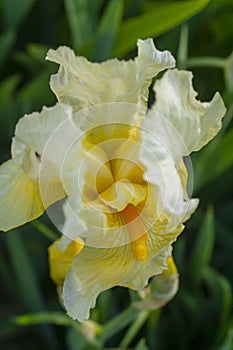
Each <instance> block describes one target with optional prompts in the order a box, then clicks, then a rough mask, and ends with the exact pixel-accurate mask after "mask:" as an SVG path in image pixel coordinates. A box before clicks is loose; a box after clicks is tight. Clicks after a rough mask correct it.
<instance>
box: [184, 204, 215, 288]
mask: <svg viewBox="0 0 233 350" xmlns="http://www.w3.org/2000/svg"><path fill="white" fill-rule="evenodd" d="M214 233H215V230H214V213H213V209H212V208H211V207H210V208H208V210H207V212H206V214H205V217H204V220H203V222H202V223H201V225H200V230H199V232H198V235H197V238H196V241H195V242H194V246H193V249H192V251H191V253H190V254H189V268H190V271H191V273H190V275H192V282H193V283H195V282H196V281H198V280H199V278H200V276H201V272H202V270H203V268H204V267H206V266H207V265H208V264H209V262H210V259H211V256H212V252H213V245H214Z"/></svg>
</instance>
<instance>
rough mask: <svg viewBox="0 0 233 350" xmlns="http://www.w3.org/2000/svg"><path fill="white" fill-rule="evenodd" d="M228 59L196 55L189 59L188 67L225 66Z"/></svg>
mask: <svg viewBox="0 0 233 350" xmlns="http://www.w3.org/2000/svg"><path fill="white" fill-rule="evenodd" d="M225 65H226V60H225V59H224V58H220V57H212V56H209V57H208V56H207V57H194V58H190V59H189V60H188V61H187V66H188V67H213V68H225Z"/></svg>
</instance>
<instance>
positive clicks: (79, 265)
mask: <svg viewBox="0 0 233 350" xmlns="http://www.w3.org/2000/svg"><path fill="white" fill-rule="evenodd" d="M170 253H171V252H170V250H166V251H165V250H164V251H163V252H160V254H157V255H156V256H155V257H154V258H153V259H151V260H150V261H149V263H148V264H143V263H141V262H138V261H137V260H136V259H135V258H134V256H133V254H132V247H131V245H125V246H121V247H118V248H112V249H111V248H109V249H95V248H90V247H84V249H83V250H82V252H81V253H80V254H79V255H78V256H77V257H76V258H75V259H74V260H73V263H72V267H71V269H70V270H69V272H68V274H67V276H66V279H65V282H64V304H65V307H66V309H67V312H68V314H69V315H70V316H71V317H72V318H74V319H78V320H79V321H83V320H84V319H86V318H88V317H89V314H90V309H91V308H93V307H94V306H95V303H96V298H97V296H98V295H99V294H100V293H101V292H102V291H104V290H106V289H109V288H112V287H114V286H117V285H119V286H125V287H130V288H133V289H142V288H143V287H145V285H146V284H147V283H148V279H149V278H150V277H151V276H152V275H154V274H158V273H160V272H162V270H164V269H166V259H167V257H168V254H170Z"/></svg>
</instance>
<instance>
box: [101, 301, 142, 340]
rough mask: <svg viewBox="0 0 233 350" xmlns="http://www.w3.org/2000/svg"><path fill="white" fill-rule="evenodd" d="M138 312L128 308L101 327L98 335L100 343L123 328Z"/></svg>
mask: <svg viewBox="0 0 233 350" xmlns="http://www.w3.org/2000/svg"><path fill="white" fill-rule="evenodd" d="M139 312H140V311H139V310H138V309H136V308H135V307H133V306H129V307H128V308H127V309H126V310H124V311H123V312H121V313H120V314H119V315H117V316H116V317H114V318H113V319H112V320H110V321H109V322H107V323H106V324H105V325H104V326H103V331H102V332H101V333H100V335H99V339H100V340H101V342H103V343H105V342H106V341H107V340H108V339H110V338H111V337H112V336H113V335H115V334H116V333H118V332H119V331H120V330H121V329H123V328H125V327H126V326H127V325H128V324H129V323H130V322H131V321H132V320H133V319H134V318H135V317H136V316H137V315H138V314H139Z"/></svg>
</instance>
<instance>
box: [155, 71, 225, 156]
mask: <svg viewBox="0 0 233 350" xmlns="http://www.w3.org/2000/svg"><path fill="white" fill-rule="evenodd" d="M192 77H193V76H192V73H191V72H188V71H179V70H177V69H172V70H169V71H167V72H165V74H164V75H163V77H162V78H161V79H159V80H157V81H156V83H155V85H154V91H155V94H156V101H155V103H154V105H153V107H152V113H151V114H150V119H151V126H152V124H153V122H155V123H154V128H153V129H151V131H152V132H153V133H155V134H156V135H158V136H159V137H160V139H161V140H162V141H163V142H164V143H165V144H166V145H167V146H168V148H169V149H170V150H173V152H174V153H176V154H178V155H179V156H180V157H182V156H185V155H189V154H190V153H191V152H193V151H198V150H199V149H200V148H202V147H203V146H204V145H206V144H207V143H208V142H209V141H210V140H211V139H212V138H213V137H214V136H215V135H216V134H217V133H218V131H219V130H220V129H221V126H222V122H221V120H222V118H223V117H224V114H225V112H226V108H225V106H224V103H223V100H222V98H221V96H220V94H219V93H216V94H215V95H214V97H213V99H212V101H210V102H200V101H198V100H197V99H196V96H197V92H196V91H195V90H194V89H193V86H192ZM153 112H155V113H153Z"/></svg>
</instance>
